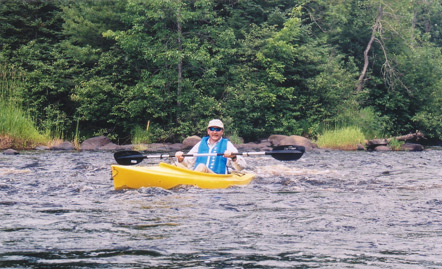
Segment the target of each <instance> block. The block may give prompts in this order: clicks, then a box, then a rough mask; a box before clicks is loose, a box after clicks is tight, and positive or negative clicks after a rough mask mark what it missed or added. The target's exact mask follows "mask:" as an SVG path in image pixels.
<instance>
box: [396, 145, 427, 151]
mask: <svg viewBox="0 0 442 269" xmlns="http://www.w3.org/2000/svg"><path fill="white" fill-rule="evenodd" d="M401 150H405V151H423V150H424V146H422V145H421V144H414V143H405V144H403V145H402V146H401Z"/></svg>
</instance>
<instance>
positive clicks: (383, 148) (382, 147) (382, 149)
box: [374, 145, 391, 151]
mask: <svg viewBox="0 0 442 269" xmlns="http://www.w3.org/2000/svg"><path fill="white" fill-rule="evenodd" d="M374 151H391V148H390V147H389V146H383V145H381V146H376V147H375V148H374Z"/></svg>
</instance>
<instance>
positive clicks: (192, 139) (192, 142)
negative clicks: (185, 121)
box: [181, 135, 201, 149]
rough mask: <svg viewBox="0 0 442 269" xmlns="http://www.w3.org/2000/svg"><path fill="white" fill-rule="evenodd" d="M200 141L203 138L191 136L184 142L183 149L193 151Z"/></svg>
mask: <svg viewBox="0 0 442 269" xmlns="http://www.w3.org/2000/svg"><path fill="white" fill-rule="evenodd" d="M200 141H201V137H199V136H196V135H193V136H189V137H187V138H186V139H184V140H183V143H182V145H181V149H191V148H192V147H193V146H195V145H196V144H197V143H198V142H200Z"/></svg>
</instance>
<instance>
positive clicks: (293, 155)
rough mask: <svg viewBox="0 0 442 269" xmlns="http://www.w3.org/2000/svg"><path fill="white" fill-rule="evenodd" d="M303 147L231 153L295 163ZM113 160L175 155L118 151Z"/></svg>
mask: <svg viewBox="0 0 442 269" xmlns="http://www.w3.org/2000/svg"><path fill="white" fill-rule="evenodd" d="M304 151H305V149H304V147H302V146H296V147H295V146H291V147H289V148H288V147H286V148H282V149H278V150H272V151H258V152H237V153H232V155H242V156H255V155H270V156H272V157H273V158H275V159H277V160H281V161H295V160H297V159H299V158H301V156H302V155H303V154H304ZM223 155H224V153H190V154H189V153H187V154H183V155H181V156H183V157H199V156H223ZM114 157H115V160H116V161H117V162H118V163H119V164H123V165H133V164H137V163H140V162H141V161H142V160H143V159H149V158H160V159H161V158H172V157H175V155H171V154H157V155H143V154H141V153H140V152H138V151H118V152H116V153H115V154H114Z"/></svg>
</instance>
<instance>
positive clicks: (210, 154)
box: [143, 151, 283, 159]
mask: <svg viewBox="0 0 442 269" xmlns="http://www.w3.org/2000/svg"><path fill="white" fill-rule="evenodd" d="M276 153H277V152H276ZM280 153H283V152H282V151H281V152H280ZM272 154H275V152H274V151H272V152H266V151H258V152H237V153H234V152H232V155H242V156H255V155H272ZM223 155H224V153H190V154H183V155H181V156H183V157H200V156H201V157H202V156H223ZM143 157H144V158H145V159H149V158H160V159H161V158H172V157H175V155H171V154H157V155H145V156H143Z"/></svg>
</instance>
